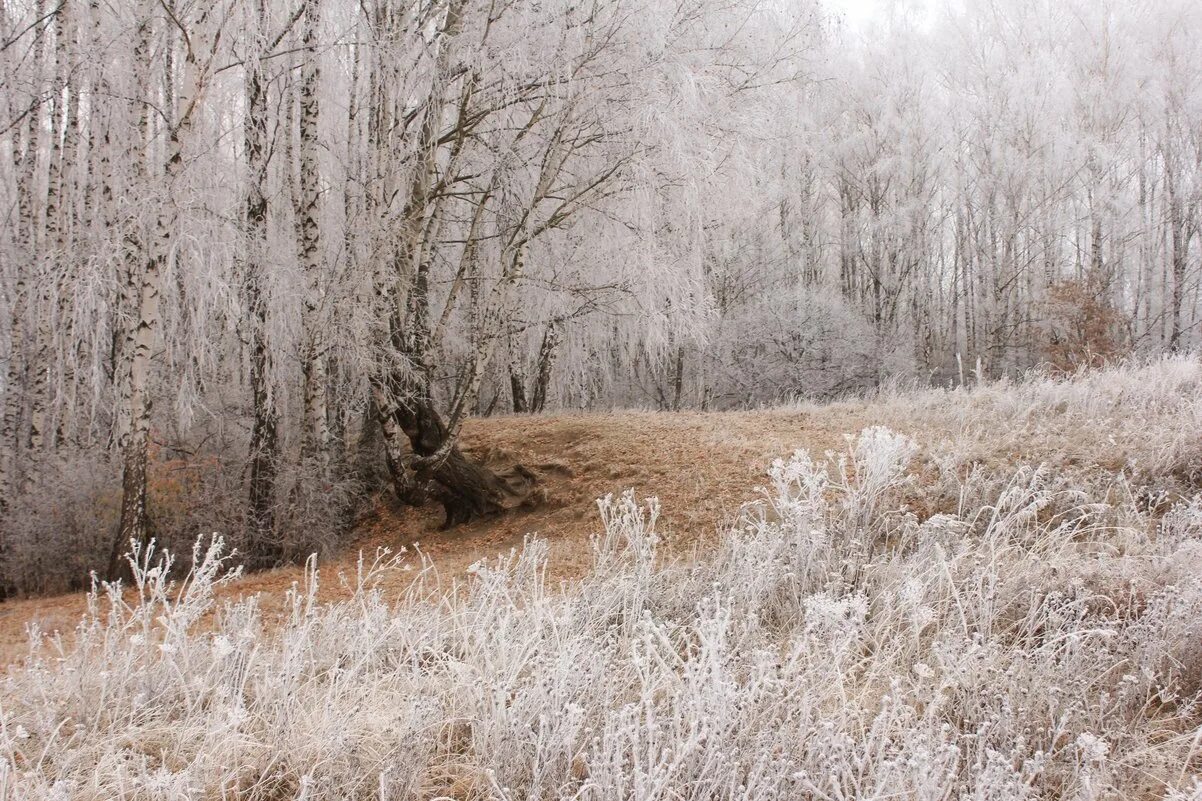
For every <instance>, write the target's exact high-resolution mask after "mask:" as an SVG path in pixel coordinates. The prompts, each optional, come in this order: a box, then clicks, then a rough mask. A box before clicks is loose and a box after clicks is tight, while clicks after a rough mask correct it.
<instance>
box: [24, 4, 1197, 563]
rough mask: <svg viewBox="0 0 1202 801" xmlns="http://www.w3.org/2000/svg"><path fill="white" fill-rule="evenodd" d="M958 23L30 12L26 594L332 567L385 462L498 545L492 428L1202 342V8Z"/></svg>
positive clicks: (752, 400) (662, 14)
mask: <svg viewBox="0 0 1202 801" xmlns="http://www.w3.org/2000/svg"><path fill="white" fill-rule="evenodd" d="M963 6H964V7H963V8H962V9H959V10H956V11H946V12H943V13H942V15H941V16H935V17H934V18H931V17H924V18H923V20H922V21H921V22H917V21H915V19H912V18H910V17H908V16H906V15H905V14H904V13H898V14H896V15H895V16H894V17H893V18H891V19H890V20H888V21H885V22H882V24H881V25H880V26H879V29H878V30H876V31H875V33H874V35H871V36H861V35H859V34H858V33H854V32H849V31H847V30H845V29H843V28H842V27H841V25H840V23H839V21H838V19H836V18H834V17H832V16H830V15H829V14H826V13H824V10H823V8H822V7H821V6H820V5H819V4H818V3H817V2H814V0H795V2H792V3H787V4H780V3H768V2H761V1H760V0H685V2H660V1H659V0H655V1H654V2H645V1H642V0H641V1H640V2H627V1H626V0H594V2H586V3H580V2H576V1H575V0H494V1H493V2H482V1H481V0H370V1H368V2H351V0H288V2H279V3H277V2H267V0H247V1H246V2H235V0H163V1H162V2H157V0H156V1H155V2H152V1H151V0H131V1H130V2H127V3H119V4H102V3H100V2H97V1H96V0H92V2H84V1H83V0H4V1H3V2H2V3H0V76H2V78H3V81H2V89H0V204H2V208H3V230H2V231H0V257H2V259H3V273H2V275H0V282H2V284H0V286H2V288H3V306H2V308H0V321H2V322H0V337H2V339H0V343H2V345H3V350H0V354H2V355H3V357H4V360H5V361H4V370H3V371H2V372H3V378H2V379H0V380H3V385H2V386H3V404H4V409H3V427H2V431H0V445H2V449H0V504H2V505H3V507H4V514H5V524H4V525H5V528H4V533H5V535H6V536H5V539H4V543H3V547H4V548H5V549H7V550H6V553H5V554H4V557H3V558H0V562H2V563H3V564H5V565H6V566H7V569H6V570H5V571H4V572H5V573H6V574H7V576H8V578H7V579H5V581H7V582H8V583H10V584H11V583H13V581H14V579H13V575H14V574H15V575H19V576H21V577H22V581H23V582H24V584H25V585H26V586H28V584H29V577H30V576H33V575H44V574H46V573H47V571H50V572H54V570H56V569H58V568H60V567H61V566H62V563H63V560H62V559H61V557H59V556H58V554H61V553H64V552H68V551H69V552H70V553H72V554H83V555H82V556H80V557H79V558H80V559H81V564H82V565H83V566H89V565H91V566H95V565H97V564H100V563H103V562H105V561H106V560H107V562H108V564H109V566H110V569H114V568H115V565H116V564H117V563H118V560H116V559H115V558H113V557H115V556H116V555H117V554H118V553H119V552H120V551H121V550H122V549H123V547H124V544H125V543H126V542H128V541H129V540H130V539H134V540H139V539H146V538H148V537H149V536H151V535H152V534H153V535H158V536H159V537H169V536H171V535H172V533H173V532H178V533H179V535H180V536H184V535H185V534H187V535H188V536H189V537H190V536H191V534H194V533H195V530H194V529H195V527H197V526H203V527H205V528H212V527H219V528H222V529H223V530H226V531H229V532H231V536H232V537H234V539H235V540H236V541H237V542H238V543H239V544H240V545H241V546H242V547H243V548H245V549H246V550H247V551H248V552H249V553H250V554H252V555H253V558H254V559H255V560H257V561H258V562H259V563H261V564H271V563H274V562H277V561H280V560H282V559H287V558H291V557H293V556H296V555H298V554H302V553H305V552H307V551H309V550H311V549H312V548H314V547H319V546H320V545H321V544H322V538H321V536H319V535H317V534H315V533H314V532H325V531H334V530H337V528H338V521H339V519H340V518H342V517H343V516H344V515H345V514H346V512H347V510H348V509H349V507H350V503H351V499H352V497H353V496H354V494H355V492H356V485H355V482H356V481H357V480H360V479H362V477H363V475H364V474H363V472H362V471H359V472H356V471H353V470H352V469H351V467H352V466H353V465H354V464H355V451H356V450H357V449H358V446H359V444H360V443H361V442H362V443H370V444H371V445H372V450H371V451H370V452H379V453H381V454H382V455H383V462H384V463H385V464H386V465H387V468H388V469H387V473H386V475H387V476H388V478H389V480H390V483H391V485H392V487H393V489H394V490H395V493H396V495H397V497H399V498H401V499H404V500H406V501H409V502H421V501H423V500H424V499H425V498H426V497H427V496H428V495H430V494H433V495H435V496H437V497H438V498H440V499H441V500H442V501H443V503H444V504H445V505H446V506H447V510H448V520H449V521H452V522H453V521H454V520H457V519H463V518H464V517H467V516H470V515H473V514H479V513H487V512H491V511H495V510H496V509H500V508H503V507H505V506H506V505H508V504H509V503H511V502H512V501H513V500H514V499H515V498H518V497H520V496H521V495H522V493H523V492H524V491H525V488H526V486H527V484H528V483H529V481H530V480H531V477H530V476H529V474H528V473H527V472H525V471H523V470H516V471H509V472H506V473H502V472H499V471H496V470H493V469H489V468H487V467H485V466H483V465H481V464H478V463H477V462H475V461H473V460H472V459H470V458H469V457H467V456H465V455H464V454H463V453H461V452H460V450H459V447H458V443H457V432H458V428H459V425H460V423H461V422H462V420H463V418H464V416H465V415H468V414H475V413H489V412H496V411H507V410H512V411H518V412H521V411H539V410H542V409H550V408H558V407H573V408H579V407H596V406H610V405H651V406H656V407H659V408H680V407H685V406H690V407H718V406H721V407H729V406H739V405H745V404H759V403H766V402H772V401H775V400H778V399H781V398H784V397H791V396H796V395H810V396H818V397H822V396H831V395H836V394H839V393H842V392H847V391H854V390H857V389H863V388H866V387H871V386H873V385H875V384H877V383H879V382H880V381H881V380H882V379H884V378H886V377H888V376H891V375H899V374H900V375H912V376H917V377H919V378H922V379H927V380H935V381H940V382H943V381H949V380H951V381H962V380H964V378H965V376H966V375H968V374H970V373H974V372H976V373H980V374H983V375H985V376H1000V375H1006V374H1012V373H1015V372H1018V371H1022V370H1025V369H1028V368H1031V367H1033V366H1038V365H1041V364H1050V365H1052V366H1054V367H1056V368H1059V369H1072V368H1074V367H1076V366H1077V365H1080V364H1082V363H1095V362H1098V361H1102V360H1105V359H1108V358H1112V357H1114V356H1118V355H1122V354H1124V353H1127V352H1156V351H1164V350H1180V349H1188V348H1192V347H1195V346H1196V345H1197V344H1198V341H1199V336H1200V334H1199V325H1198V322H1199V320H1198V317H1199V310H1200V309H1199V307H1200V298H1199V276H1200V270H1199V256H1200V254H1202V237H1200V231H1199V225H1200V217H1202V214H1200V209H1199V203H1200V202H1202V74H1200V73H1202V45H1199V41H1202V40H1200V37H1199V33H1200V26H1202V9H1199V8H1198V7H1197V4H1196V3H1192V2H1188V1H1187V0H1157V1H1156V2H1131V3H1123V4H1117V5H1116V4H1110V3H1105V2H1101V0H1073V1H1072V2H1051V1H1050V0H1020V1H1019V2H1004V3H1003V2H999V1H998V0H971V1H970V2H967V3H965V4H963ZM360 450H365V451H366V450H368V449H366V448H363V449H360ZM81 476H86V479H87V480H82V479H81ZM118 478H119V479H120V482H121V483H120V486H118V485H117V484H116V483H115V482H116V481H117V480H118ZM148 510H149V511H148ZM114 532H116V533H115V534H114ZM238 532H240V533H238ZM34 534H37V535H38V536H41V537H43V539H44V541H45V542H48V541H49V539H46V538H53V539H54V540H55V541H56V542H60V543H61V544H63V546H64V547H63V548H58V547H56V548H55V549H53V550H47V549H46V548H44V547H43V548H39V549H34V550H35V551H36V553H35V554H34V556H36V558H37V559H41V560H43V561H45V560H46V558H47V557H46V556H45V554H47V553H51V554H55V556H51V557H49V563H48V564H45V565H42V567H38V568H36V569H35V567H31V566H28V565H27V566H25V567H21V568H17V567H13V565H16V564H17V563H18V560H15V557H14V556H13V554H14V553H15V552H16V551H17V550H20V548H22V547H25V546H26V545H27V544H28V540H29V539H30V538H31V537H32V536H34ZM68 543H69V544H70V547H66V545H67V544H68ZM38 554H40V555H38ZM34 556H31V557H30V558H31V559H32V558H34ZM72 571H74V573H73V574H75V575H78V574H79V571H78V570H75V569H74V568H72Z"/></svg>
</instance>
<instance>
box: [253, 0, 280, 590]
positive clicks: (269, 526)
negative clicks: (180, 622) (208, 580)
mask: <svg viewBox="0 0 1202 801" xmlns="http://www.w3.org/2000/svg"><path fill="white" fill-rule="evenodd" d="M251 13H252V14H253V15H254V24H256V25H257V26H258V27H257V35H256V36H255V37H254V38H255V44H254V47H255V51H254V52H253V54H252V55H251V56H250V57H248V58H247V60H246V117H245V125H244V136H245V144H246V162H247V183H246V196H245V220H244V225H245V236H246V300H247V311H248V312H249V320H248V329H249V340H250V386H251V398H252V402H253V404H254V423H253V426H252V428H251V438H250V497H249V508H248V510H247V512H248V514H247V518H248V519H247V528H248V535H249V539H250V542H249V545H248V548H247V551H248V553H247V557H248V559H249V560H250V562H251V566H252V567H273V566H274V565H275V564H277V563H278V562H279V560H280V558H281V551H280V548H279V544H278V542H277V539H276V536H275V484H276V476H277V474H278V472H279V434H278V428H279V414H278V412H277V411H276V406H275V397H274V396H275V393H274V392H273V391H272V386H271V384H272V372H273V371H272V364H271V348H270V343H269V341H268V325H269V322H270V320H269V314H268V307H269V296H268V295H269V288H268V285H267V270H268V267H267V264H266V259H267V195H266V183H267V161H268V155H267V87H266V84H265V83H264V81H263V64H262V51H261V49H260V48H261V46H262V43H263V37H264V36H265V30H266V14H267V9H266V5H265V4H264V2H263V0H256V2H255V3H254V5H253V6H252V7H251Z"/></svg>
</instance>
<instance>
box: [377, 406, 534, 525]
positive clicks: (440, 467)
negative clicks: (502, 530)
mask: <svg viewBox="0 0 1202 801" xmlns="http://www.w3.org/2000/svg"><path fill="white" fill-rule="evenodd" d="M395 414H396V421H397V423H398V424H399V426H400V428H401V430H402V431H403V432H404V433H405V436H406V437H407V438H408V440H409V444H410V447H411V448H412V450H413V455H414V457H416V458H415V459H414V464H413V466H414V468H415V470H414V478H413V479H409V480H411V481H414V483H416V485H417V488H418V493H419V494H418V497H417V498H414V497H412V495H411V497H410V498H403V500H407V501H409V502H412V501H414V500H418V501H420V500H424V496H425V494H426V491H427V489H428V490H429V491H430V492H432V494H434V495H435V496H436V497H437V498H438V499H439V501H441V502H442V505H443V509H444V510H445V511H446V521H445V523H444V528H450V527H451V526H454V525H457V524H459V523H466V522H468V521H469V520H471V519H472V518H474V517H483V516H486V515H492V514H496V513H498V512H501V511H503V510H505V509H506V508H508V507H509V506H512V505H513V503H514V502H515V501H518V500H521V498H523V497H524V496H525V494H526V493H527V491H528V489H529V485H530V484H532V483H533V481H534V476H533V475H532V474H531V473H530V472H529V471H528V470H526V469H525V468H523V467H521V466H517V467H514V468H513V470H512V471H511V473H509V474H501V473H498V472H495V471H493V470H492V469H491V468H489V467H487V466H485V465H483V464H481V463H479V462H476V461H474V460H472V459H470V458H468V457H467V456H466V455H465V454H464V453H463V451H461V450H460V449H459V447H458V446H457V445H452V446H451V447H450V448H449V449H445V450H444V446H445V445H446V441H447V437H448V436H449V432H448V431H447V427H446V424H445V423H444V422H443V420H442V417H441V416H440V415H439V414H438V411H437V410H436V409H435V408H434V406H433V404H432V403H430V402H428V401H425V402H416V403H409V404H402V405H401V406H400V407H399V408H398V409H397V411H396V413H395ZM439 454H441V455H439ZM389 470H390V472H392V473H393V475H394V483H395V482H396V479H395V476H397V475H398V473H402V472H407V471H405V468H404V466H403V465H393V464H390V465H389Z"/></svg>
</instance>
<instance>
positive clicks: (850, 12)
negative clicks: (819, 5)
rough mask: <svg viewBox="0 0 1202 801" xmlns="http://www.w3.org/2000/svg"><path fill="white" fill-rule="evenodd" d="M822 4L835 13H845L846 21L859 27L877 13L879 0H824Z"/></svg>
mask: <svg viewBox="0 0 1202 801" xmlns="http://www.w3.org/2000/svg"><path fill="white" fill-rule="evenodd" d="M824 5H825V6H826V7H827V8H830V9H831V10H832V11H835V12H837V13H841V14H845V15H846V16H847V21H848V22H849V23H850V24H852V25H855V26H857V27H859V26H860V25H862V24H863V23H864V22H866V21H868V20H870V19H872V16H873V14H874V13H879V11H880V3H879V0H825V1H824Z"/></svg>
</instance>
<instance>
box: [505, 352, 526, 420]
mask: <svg viewBox="0 0 1202 801" xmlns="http://www.w3.org/2000/svg"><path fill="white" fill-rule="evenodd" d="M515 361H516V360H515ZM509 394H510V396H511V397H512V398H513V411H514V413H515V414H524V413H526V412H527V411H529V410H530V407H529V404H527V403H526V377H525V376H524V375H522V371H521V369H520V368H519V367H518V366H517V365H516V364H515V363H510V365H509Z"/></svg>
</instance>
